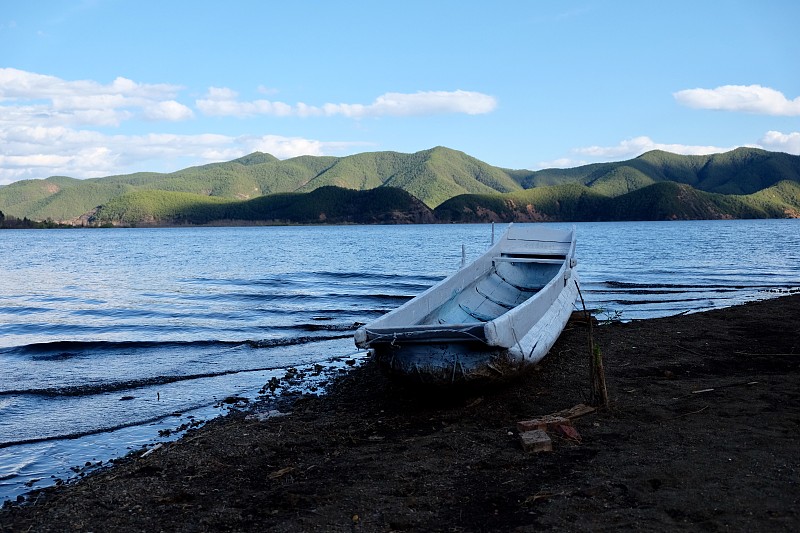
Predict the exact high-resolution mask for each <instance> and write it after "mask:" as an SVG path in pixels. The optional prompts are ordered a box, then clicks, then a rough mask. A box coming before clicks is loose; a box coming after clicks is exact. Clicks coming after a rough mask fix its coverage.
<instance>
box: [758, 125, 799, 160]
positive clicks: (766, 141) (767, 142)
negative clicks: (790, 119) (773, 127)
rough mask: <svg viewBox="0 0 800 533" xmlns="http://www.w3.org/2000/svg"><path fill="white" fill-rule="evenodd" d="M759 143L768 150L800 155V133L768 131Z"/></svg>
mask: <svg viewBox="0 0 800 533" xmlns="http://www.w3.org/2000/svg"><path fill="white" fill-rule="evenodd" d="M759 142H760V144H761V146H763V147H764V149H766V150H772V151H775V152H786V153H789V154H794V155H800V132H796V131H795V132H792V133H781V132H779V131H768V132H767V133H765V134H764V136H763V137H761V140H760V141H759Z"/></svg>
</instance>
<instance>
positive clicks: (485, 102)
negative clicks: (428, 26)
mask: <svg viewBox="0 0 800 533" xmlns="http://www.w3.org/2000/svg"><path fill="white" fill-rule="evenodd" d="M237 97H238V94H237V93H236V92H235V91H232V90H230V89H227V88H219V87H211V88H210V89H209V91H208V93H207V94H206V97H205V98H203V99H199V100H197V101H196V102H195V104H196V106H197V108H198V109H199V110H200V111H201V112H203V113H204V114H206V115H211V116H236V117H250V116H256V115H273V116H299V117H310V116H328V117H330V116H337V115H340V116H344V117H348V118H366V117H383V116H392V117H410V116H430V115H443V114H467V115H479V114H485V113H490V112H492V111H494V109H495V108H496V107H497V100H496V99H495V98H494V97H493V96H489V95H487V94H483V93H478V92H472V91H461V90H458V91H420V92H417V93H412V94H406V93H386V94H383V95H381V96H379V97H378V98H376V99H375V101H373V102H372V103H371V104H332V103H326V104H323V105H321V106H314V105H309V104H306V103H303V102H298V103H297V104H295V105H293V106H292V105H289V104H286V103H284V102H273V101H270V100H253V101H250V102H240V101H239V100H237Z"/></svg>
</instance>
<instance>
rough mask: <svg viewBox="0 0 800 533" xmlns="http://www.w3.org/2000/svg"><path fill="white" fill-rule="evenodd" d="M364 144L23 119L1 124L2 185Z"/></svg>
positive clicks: (285, 155) (320, 151) (323, 151)
mask: <svg viewBox="0 0 800 533" xmlns="http://www.w3.org/2000/svg"><path fill="white" fill-rule="evenodd" d="M364 144H365V143H342V142H326V141H318V140H313V139H303V138H299V137H282V136H279V135H265V136H252V135H241V136H228V135H217V134H199V135H178V134H163V133H160V134H159V133H153V134H147V135H106V134H104V133H100V132H96V131H90V130H77V129H72V128H68V127H65V126H55V127H47V126H27V125H20V126H15V127H12V128H8V129H0V145H2V146H3V155H0V185H4V184H8V183H11V182H13V181H17V180H20V179H33V178H46V177H48V176H55V175H66V176H71V177H75V178H92V177H100V176H108V175H112V174H125V173H130V172H137V171H160V172H170V171H174V170H178V169H180V168H184V167H186V166H190V165H196V164H204V163H210V162H216V161H229V160H231V159H235V158H237V157H241V156H244V155H247V154H249V153H252V152H254V151H257V150H258V151H263V152H268V153H271V154H272V155H274V156H276V157H278V158H289V157H295V156H299V155H327V154H334V153H338V152H340V151H343V150H346V149H349V148H352V147H353V146H358V145H364ZM165 165H172V166H171V167H170V168H165Z"/></svg>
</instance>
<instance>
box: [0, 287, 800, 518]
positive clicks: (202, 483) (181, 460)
mask: <svg viewBox="0 0 800 533" xmlns="http://www.w3.org/2000/svg"><path fill="white" fill-rule="evenodd" d="M594 339H595V342H596V343H597V344H598V345H599V346H600V348H601V350H602V354H603V357H604V361H605V369H606V376H607V380H608V387H609V392H610V396H611V406H610V408H608V409H603V410H598V411H596V412H594V413H590V414H587V415H584V416H582V417H579V418H576V419H574V421H573V423H574V426H575V428H576V429H577V431H578V432H579V433H580V442H578V441H575V440H571V439H567V438H566V437H564V438H561V437H558V436H557V435H555V434H553V435H552V438H553V451H552V452H549V453H538V454H533V453H527V452H525V451H523V449H522V446H521V444H520V439H519V434H518V433H517V430H516V423H517V421H519V420H525V419H529V418H533V417H534V416H537V415H544V414H551V413H554V412H558V411H561V410H563V409H566V408H570V407H572V406H574V405H576V404H579V403H581V402H584V401H585V400H586V395H587V393H588V378H587V375H588V363H587V361H588V355H587V354H588V349H587V328H586V327H585V326H580V325H573V326H570V327H569V328H568V329H567V330H565V332H564V333H563V335H562V336H561V338H560V339H559V341H558V343H557V344H556V346H555V347H554V349H553V350H552V351H551V353H550V355H549V356H548V357H547V358H545V360H544V362H543V363H542V365H541V366H540V367H539V368H538V369H537V370H536V371H534V372H531V373H530V374H529V375H526V376H524V377H523V378H521V379H520V380H518V381H516V382H514V383H511V384H508V385H506V386H504V387H499V388H495V389H492V390H482V391H460V392H448V393H441V392H440V393H433V392H430V391H429V392H424V391H422V392H421V391H418V390H413V389H409V388H405V387H403V386H401V385H399V384H396V383H393V382H391V381H388V380H387V379H386V378H385V377H384V376H383V375H382V374H381V373H380V372H379V371H377V369H375V368H374V367H373V366H372V365H371V364H370V363H367V364H365V365H363V366H361V367H358V368H356V369H354V370H353V371H352V372H350V373H348V374H347V375H346V376H344V377H343V378H342V379H340V380H339V381H338V382H337V383H336V384H335V386H334V387H333V389H332V390H331V392H330V393H329V394H328V395H326V396H324V397H319V398H318V397H303V398H301V399H300V400H298V401H297V403H296V405H295V406H294V410H293V412H292V414H291V415H289V416H284V417H276V418H270V419H268V420H264V421H259V420H257V419H253V418H252V417H251V418H250V419H246V418H245V416H244V414H235V415H232V416H228V417H225V418H222V419H218V420H215V421H213V422H211V423H209V424H207V425H206V426H204V427H203V428H200V429H198V430H193V431H190V432H189V433H188V434H187V435H185V436H184V437H183V438H181V439H180V440H178V441H176V442H173V443H170V444H165V445H164V446H163V447H162V448H160V449H158V450H157V451H155V452H153V453H151V454H149V455H148V456H146V457H143V456H141V453H136V454H132V455H131V456H129V457H128V458H126V459H125V460H122V461H119V462H118V463H117V464H116V465H114V466H113V467H111V468H108V469H105V470H102V471H100V472H97V473H94V474H92V475H89V476H87V477H86V478H85V479H83V480H81V481H79V482H77V483H69V484H66V485H64V486H61V487H55V488H52V489H46V490H44V491H42V492H40V493H39V494H37V495H34V496H33V497H32V498H30V499H29V500H28V502H27V503H25V504H23V505H7V506H6V507H5V508H3V509H2V510H0V531H2V532H7V531H95V532H99V531H115V532H129V531H130V532H132V531H147V532H157V531H266V530H273V531H346V532H353V531H364V532H367V531H369V532H372V531H541V530H550V531H589V530H591V531H598V530H599V531H602V530H618V529H623V528H625V529H627V528H633V529H637V530H651V531H652V530H657V531H663V530H691V531H697V530H704V531H718V530H726V531H730V530H733V531H799V530H800V440H799V439H800V296H787V297H783V298H778V299H774V300H769V301H763V302H757V303H751V304H747V305H743V306H738V307H734V308H729V309H724V310H718V311H710V312H706V313H698V314H692V315H684V316H677V317H671V318H665V319H656V320H647V321H639V322H632V323H614V324H611V325H606V326H601V327H595V328H594Z"/></svg>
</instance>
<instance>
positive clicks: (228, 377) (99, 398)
mask: <svg viewBox="0 0 800 533" xmlns="http://www.w3.org/2000/svg"><path fill="white" fill-rule="evenodd" d="M555 226H558V227H569V226H571V225H570V224H556V225H555ZM504 228H505V225H497V226H496V232H497V234H498V235H499V234H500V232H501V231H502V230H503V229H504ZM576 228H577V231H578V255H579V261H580V263H579V266H578V268H579V272H580V275H581V279H582V292H583V295H584V297H585V299H586V303H587V306H588V307H590V308H592V309H599V310H600V318H601V319H603V317H607V318H609V319H612V318H613V319H623V320H632V319H639V318H651V317H657V316H667V315H672V314H678V313H683V312H693V311H700V310H705V309H711V308H715V307H724V306H728V305H734V304H737V303H742V302H744V301H748V300H753V299H762V298H768V297H771V296H776V295H781V294H786V293H788V292H796V291H798V290H800V221H796V220H779V221H695V222H653V223H644V222H629V223H598V224H576ZM490 240H491V228H490V227H489V226H488V225H431V226H344V227H329V226H321V227H260V228H252V227H251V228H170V229H109V230H77V229H76V230H39V231H4V232H0V251H2V253H0V267H2V272H3V278H2V280H0V501H2V500H3V499H13V498H15V497H16V496H17V495H19V494H21V493H23V492H25V491H27V490H30V489H31V488H36V487H42V486H47V485H49V484H52V483H54V482H55V479H56V478H63V479H66V478H68V477H72V476H75V475H80V473H81V471H82V470H83V469H87V468H92V467H94V466H96V465H97V464H98V463H99V462H103V463H105V462H107V461H108V460H109V459H111V458H113V457H117V456H120V455H123V454H125V453H127V451H130V450H132V449H138V448H140V447H141V446H142V445H143V444H146V443H152V442H153V441H154V440H157V439H159V432H161V433H162V437H163V436H164V434H165V433H166V432H169V434H170V436H171V437H174V436H175V435H176V434H179V433H180V432H179V431H178V432H176V431H174V430H175V429H176V428H178V427H184V428H185V427H189V426H191V425H192V424H194V423H198V422H199V421H200V420H207V419H209V418H211V417H213V416H217V415H219V414H222V413H224V412H225V409H226V406H227V405H230V404H227V403H225V401H224V400H225V399H229V398H234V399H237V398H239V399H247V400H253V399H255V398H258V397H259V396H262V395H264V394H266V390H265V389H264V387H265V385H266V384H267V383H268V382H269V381H270V380H271V379H273V378H276V379H280V378H281V377H283V376H285V375H286V374H287V370H288V369H290V368H299V369H309V370H308V373H309V375H310V374H312V373H313V372H312V370H311V369H320V368H322V369H327V370H329V371H330V372H333V373H335V372H337V371H338V369H339V368H342V367H343V366H346V365H344V363H343V361H346V360H351V359H358V358H360V357H363V353H359V352H357V351H356V349H355V347H354V345H353V342H352V332H353V329H354V324H355V323H358V322H367V321H369V320H371V319H374V318H375V317H377V316H380V314H382V313H384V312H386V311H388V310H390V309H392V308H394V307H396V306H397V305H399V304H400V303H402V302H404V301H406V300H407V299H408V298H411V297H413V296H414V295H415V294H418V293H419V292H422V291H423V290H424V289H425V288H427V287H428V286H430V285H431V284H433V283H435V282H436V281H438V280H439V279H441V278H442V277H444V276H445V275H447V274H449V273H451V272H452V271H454V270H455V269H457V268H458V266H459V264H460V261H461V246H462V244H463V245H464V247H465V249H466V254H467V259H468V260H470V259H473V258H475V257H477V256H478V255H479V254H480V253H482V252H483V251H484V250H485V249H486V248H487V247H488V246H489V244H490ZM317 373H318V374H319V375H318V379H316V380H314V379H310V380H309V381H308V384H307V386H308V387H314V388H317V390H323V389H324V381H325V374H324V373H319V372H317ZM242 401H244V400H242ZM87 463H88V465H87Z"/></svg>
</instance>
